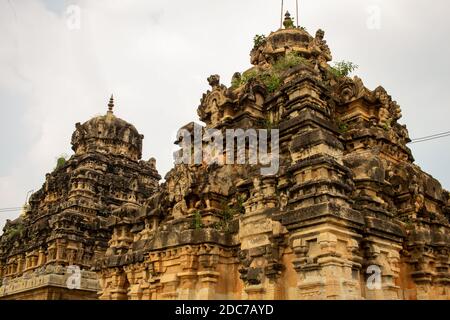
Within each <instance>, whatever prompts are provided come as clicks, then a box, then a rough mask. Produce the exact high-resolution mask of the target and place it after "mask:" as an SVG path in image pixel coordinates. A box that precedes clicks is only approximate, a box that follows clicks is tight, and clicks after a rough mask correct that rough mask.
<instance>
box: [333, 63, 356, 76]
mask: <svg viewBox="0 0 450 320" xmlns="http://www.w3.org/2000/svg"><path fill="white" fill-rule="evenodd" d="M358 68H359V66H358V65H356V64H354V63H353V62H349V61H339V62H335V63H334V66H333V67H330V72H331V73H332V74H333V75H334V76H336V77H337V78H343V77H347V76H348V75H349V74H351V73H352V72H353V71H355V70H357V69H358Z"/></svg>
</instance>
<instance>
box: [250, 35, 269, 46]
mask: <svg viewBox="0 0 450 320" xmlns="http://www.w3.org/2000/svg"><path fill="white" fill-rule="evenodd" d="M264 42H266V36H265V35H263V34H257V35H255V36H254V37H253V48H258V47H259V46H260V45H262V44H264Z"/></svg>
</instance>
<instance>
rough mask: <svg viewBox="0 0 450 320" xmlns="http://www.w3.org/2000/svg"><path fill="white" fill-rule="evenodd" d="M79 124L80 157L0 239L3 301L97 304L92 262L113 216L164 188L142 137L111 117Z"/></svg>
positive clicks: (53, 177)
mask: <svg viewBox="0 0 450 320" xmlns="http://www.w3.org/2000/svg"><path fill="white" fill-rule="evenodd" d="M113 108H114V101H113V97H111V99H110V101H109V104H108V111H107V113H106V115H104V116H99V117H95V118H93V119H91V120H89V121H87V122H86V123H84V124H80V123H77V124H76V130H75V132H74V133H73V136H72V149H73V151H74V152H75V154H74V155H73V156H72V157H71V158H70V159H69V160H67V161H66V162H65V163H64V164H62V163H59V165H58V167H57V168H56V169H55V170H54V171H53V172H52V173H50V174H47V176H46V181H45V183H44V185H43V187H42V189H40V190H39V191H37V192H36V193H34V194H33V195H32V197H31V199H30V201H29V203H30V205H29V206H28V207H27V209H26V211H25V213H24V214H23V215H22V216H21V217H20V218H18V219H17V220H15V221H10V222H8V223H7V225H6V227H5V229H4V234H3V235H2V237H1V238H0V279H1V287H0V298H4V299H95V298H96V297H97V291H98V290H99V285H98V280H97V277H96V274H95V272H92V271H91V267H92V266H93V264H94V262H95V261H97V260H98V259H100V258H101V257H103V255H104V253H105V251H106V249H107V248H108V241H109V240H110V238H111V235H112V234H111V230H112V228H110V226H109V225H110V222H109V219H111V216H112V215H113V214H119V215H120V214H122V213H123V212H127V213H130V212H134V211H137V210H140V208H141V206H142V205H143V204H144V202H145V200H146V199H147V198H148V197H149V196H150V195H152V194H153V193H154V192H155V191H156V190H157V189H158V180H159V179H160V176H159V175H158V173H157V171H156V169H155V162H154V160H153V159H151V160H150V161H142V160H140V159H141V152H142V139H143V138H144V137H143V136H142V135H140V134H139V132H138V131H137V130H136V128H135V127H134V126H132V125H131V124H129V123H127V122H126V121H124V120H122V119H119V118H117V117H116V116H115V115H114V113H113Z"/></svg>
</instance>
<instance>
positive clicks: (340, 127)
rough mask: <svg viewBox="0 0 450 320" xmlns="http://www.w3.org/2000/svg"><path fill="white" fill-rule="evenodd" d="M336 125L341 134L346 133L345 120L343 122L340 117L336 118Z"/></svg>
mask: <svg viewBox="0 0 450 320" xmlns="http://www.w3.org/2000/svg"><path fill="white" fill-rule="evenodd" d="M337 127H338V130H339V132H340V133H341V134H342V133H346V132H347V131H348V125H347V124H346V123H345V122H343V121H342V120H341V119H338V120H337Z"/></svg>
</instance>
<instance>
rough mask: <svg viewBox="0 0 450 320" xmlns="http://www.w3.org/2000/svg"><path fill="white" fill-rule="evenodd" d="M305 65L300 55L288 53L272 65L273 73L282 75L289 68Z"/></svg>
mask: <svg viewBox="0 0 450 320" xmlns="http://www.w3.org/2000/svg"><path fill="white" fill-rule="evenodd" d="M305 63H307V60H306V59H305V58H303V57H302V56H300V54H298V53H297V52H290V53H288V54H286V55H285V56H284V57H282V58H280V59H278V60H277V62H275V64H274V65H273V71H274V72H276V73H282V72H284V71H286V70H287V69H289V68H292V67H295V66H298V65H299V64H305Z"/></svg>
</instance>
